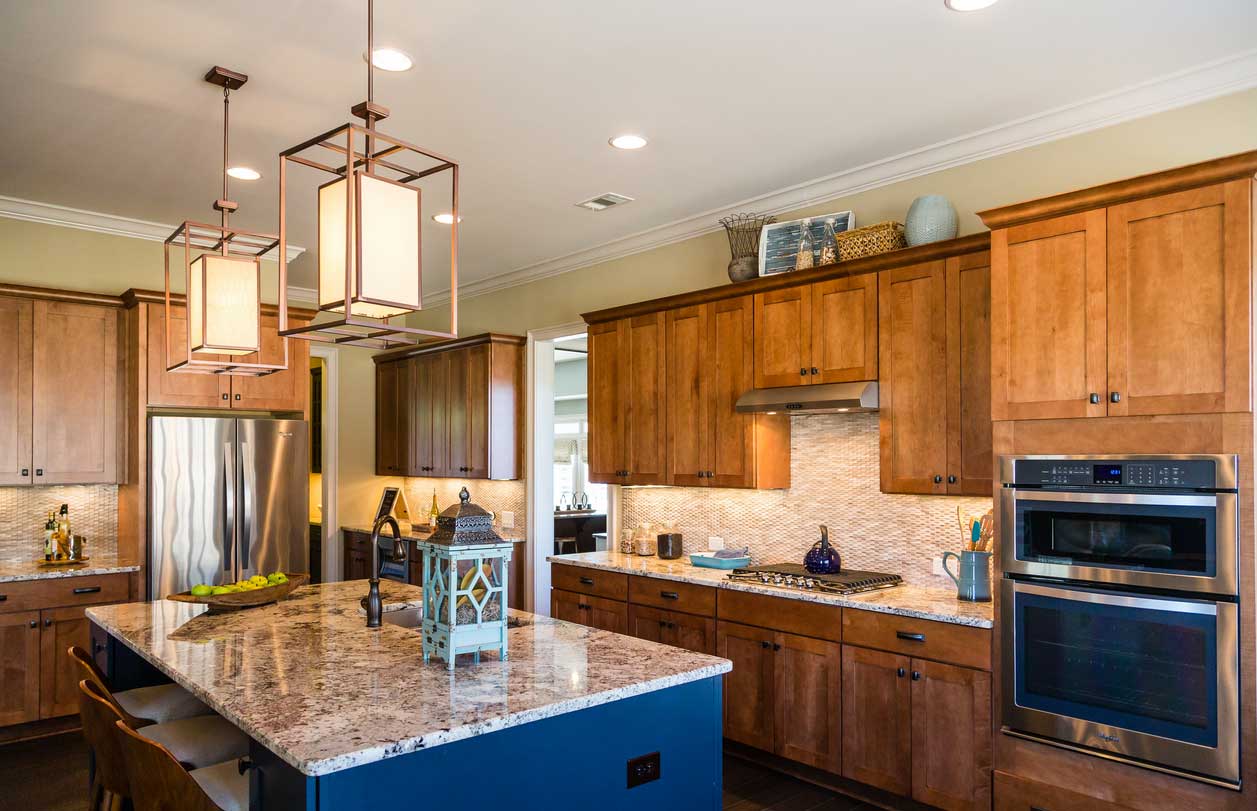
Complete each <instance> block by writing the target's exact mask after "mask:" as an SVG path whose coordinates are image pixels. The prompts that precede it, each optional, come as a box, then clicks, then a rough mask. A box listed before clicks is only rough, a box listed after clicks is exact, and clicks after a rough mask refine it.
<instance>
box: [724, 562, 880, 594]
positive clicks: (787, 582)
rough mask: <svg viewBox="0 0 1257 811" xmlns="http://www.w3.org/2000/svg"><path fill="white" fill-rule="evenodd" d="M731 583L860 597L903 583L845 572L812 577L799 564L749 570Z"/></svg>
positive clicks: (731, 574)
mask: <svg viewBox="0 0 1257 811" xmlns="http://www.w3.org/2000/svg"><path fill="white" fill-rule="evenodd" d="M729 579H730V580H755V581H759V582H760V583H764V584H765V585H769V586H782V587H784V588H794V589H802V590H804V591H823V592H826V593H828V594H857V593H859V592H862V591H875V590H877V589H889V588H894V587H895V586H898V585H900V584H902V583H903V578H902V577H900V576H899V575H897V574H885V573H883V572H863V571H860V570H858V569H845V570H843V571H841V572H838V573H837V574H812V573H811V572H809V571H808V570H807V569H805V568H803V565H802V564H800V563H775V564H772V565H770V566H748V567H746V568H744V569H734V570H733V571H732V572H729Z"/></svg>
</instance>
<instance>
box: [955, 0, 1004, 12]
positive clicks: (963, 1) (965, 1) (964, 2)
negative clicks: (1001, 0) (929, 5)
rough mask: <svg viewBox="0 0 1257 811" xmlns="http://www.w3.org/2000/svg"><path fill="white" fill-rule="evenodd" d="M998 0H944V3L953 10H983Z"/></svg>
mask: <svg viewBox="0 0 1257 811" xmlns="http://www.w3.org/2000/svg"><path fill="white" fill-rule="evenodd" d="M997 1H998V0H943V5H945V6H947V7H948V8H949V9H951V10H952V11H981V10H982V9H984V8H987V7H988V6H993V5H995V3H996V2H997Z"/></svg>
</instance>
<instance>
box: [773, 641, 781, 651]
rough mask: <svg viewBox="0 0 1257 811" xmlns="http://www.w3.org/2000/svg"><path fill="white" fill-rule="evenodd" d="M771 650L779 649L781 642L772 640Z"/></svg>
mask: <svg viewBox="0 0 1257 811" xmlns="http://www.w3.org/2000/svg"><path fill="white" fill-rule="evenodd" d="M773 650H781V643H780V642H774V643H773Z"/></svg>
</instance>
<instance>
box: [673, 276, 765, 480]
mask: <svg viewBox="0 0 1257 811" xmlns="http://www.w3.org/2000/svg"><path fill="white" fill-rule="evenodd" d="M707 306H708V307H709V308H710V310H711V319H710V321H711V324H710V332H709V333H708V338H707V339H706V340H705V341H704V342H703V343H704V346H705V349H704V352H703V367H704V369H703V371H704V374H705V375H706V376H707V380H708V385H707V397H706V403H707V415H708V416H707V447H708V449H709V450H708V461H707V471H708V476H707V483H708V484H709V485H711V486H713V487H756V486H758V484H759V483H758V482H757V481H756V477H757V474H758V473H759V471H758V469H757V466H756V446H755V443H756V439H757V436H756V425H757V423H756V421H757V420H774V419H776V418H775V417H769V416H762V417H760V416H756V415H754V414H740V413H738V411H737V410H736V409H735V408H734V406H735V405H736V403H737V402H738V398H739V397H741V396H742V395H743V394H745V393H746V392H747V391H748V390H750V389H751V388H752V387H753V386H754V385H755V375H754V366H755V307H754V303H753V302H752V299H751V297H750V296H743V297H742V298H735V299H726V300H725V301H717V302H715V303H713V304H709V305H707ZM669 397H671V392H669ZM786 419H788V418H786ZM668 439H669V441H674V437H672V436H669V437H668ZM785 468H786V470H787V475H788V469H789V464H788V463H787V464H786V465H785Z"/></svg>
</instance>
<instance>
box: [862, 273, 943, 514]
mask: <svg viewBox="0 0 1257 811" xmlns="http://www.w3.org/2000/svg"><path fill="white" fill-rule="evenodd" d="M879 275H880V277H881V278H880V280H879V283H880V285H881V291H880V298H881V300H880V302H879V303H878V311H879V318H880V320H881V324H880V327H881V334H880V340H879V345H880V351H881V364H880V377H879V381H880V383H879V388H880V392H879V397H880V400H881V409H880V411H879V413H878V421H879V427H880V437H879V444H880V448H881V487H882V492H884V493H944V492H946V491H947V485H946V483H945V481H944V476H945V473H946V470H947V437H946V430H945V429H946V418H945V414H946V408H947V401H946V386H947V334H946V301H947V296H946V289H947V279H946V273H945V267H944V263H943V262H941V261H939V262H926V263H923V264H920V265H910V266H908V267H904V268H897V269H895V270H889V271H885V272H884V273H881V274H879Z"/></svg>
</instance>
